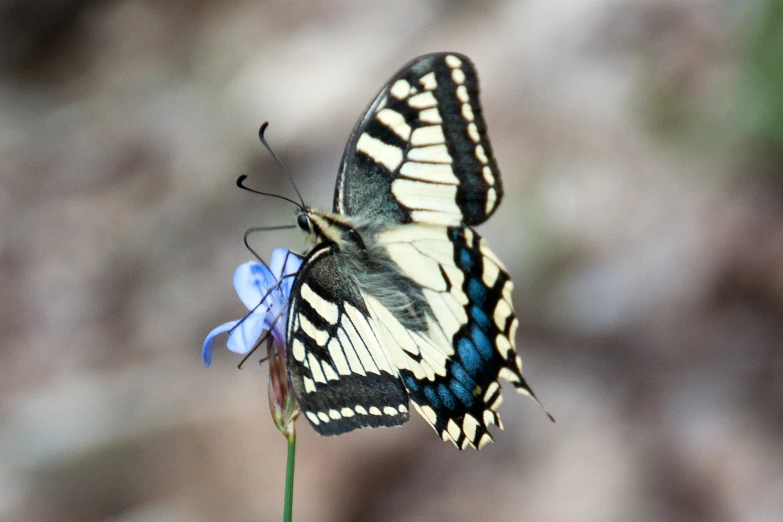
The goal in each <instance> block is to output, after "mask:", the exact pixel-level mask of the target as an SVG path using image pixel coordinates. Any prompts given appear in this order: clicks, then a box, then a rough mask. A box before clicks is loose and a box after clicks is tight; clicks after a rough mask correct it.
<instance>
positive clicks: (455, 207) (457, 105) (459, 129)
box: [334, 53, 503, 226]
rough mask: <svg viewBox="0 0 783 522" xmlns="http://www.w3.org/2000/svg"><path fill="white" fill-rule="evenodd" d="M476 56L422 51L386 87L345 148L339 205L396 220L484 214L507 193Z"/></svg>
mask: <svg viewBox="0 0 783 522" xmlns="http://www.w3.org/2000/svg"><path fill="white" fill-rule="evenodd" d="M478 92H479V90H478V80H477V78H476V71H475V69H474V68H473V64H472V63H471V62H470V60H469V59H468V58H467V57H465V56H463V55H461V54H457V53H436V54H429V55H425V56H420V57H419V58H416V59H414V60H413V61H411V62H410V63H409V64H407V65H406V66H405V67H403V68H402V69H401V70H400V71H399V72H398V73H397V74H395V75H394V77H392V78H391V80H389V83H388V84H387V85H386V86H385V87H384V88H383V90H381V92H380V94H379V95H378V97H377V98H376V99H375V101H374V102H373V103H372V104H371V105H370V107H369V109H368V110H367V112H366V114H365V115H364V117H363V118H362V119H361V120H360V121H359V122H358V124H357V125H356V128H355V129H354V130H353V132H352V134H351V137H350V139H349V141H348V145H347V146H346V149H345V153H344V154H343V161H342V165H341V167H340V173H339V176H338V179H337V187H336V189H335V197H334V210H335V212H339V213H341V214H345V215H363V216H371V217H375V218H379V219H383V220H384V221H386V222H389V223H400V224H406V223H430V224H440V225H452V226H457V225H460V224H467V225H476V224H479V223H482V222H483V221H485V220H486V219H487V218H488V217H489V216H490V215H491V214H492V213H493V212H494V210H495V208H497V206H498V204H499V203H500V200H501V197H502V195H503V190H502V187H501V183H500V173H499V171H498V168H497V165H496V163H495V159H494V158H493V156H492V148H491V146H490V144H489V139H488V137H487V133H486V126H485V124H484V118H483V116H482V114H481V107H480V105H479V100H478Z"/></svg>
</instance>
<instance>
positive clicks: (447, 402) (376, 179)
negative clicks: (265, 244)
mask: <svg viewBox="0 0 783 522" xmlns="http://www.w3.org/2000/svg"><path fill="white" fill-rule="evenodd" d="M501 197H502V188H501V184H500V176H499V171H498V170H497V166H496V164H495V161H494V159H493V158H492V153H491V147H490V145H489V141H488V138H487V136H486V129H485V125H484V121H483V118H482V117H481V110H480V106H479V104H478V84H477V80H476V75H475V71H474V69H473V66H472V64H471V63H470V62H469V60H468V59H467V58H466V57H464V56H462V55H458V54H456V53H438V54H432V55H426V56H423V57H419V58H417V59H415V60H414V61H412V62H411V63H409V64H408V65H406V66H405V67H403V69H401V70H400V71H399V72H398V73H397V74H396V75H395V76H394V77H393V78H392V79H391V80H390V81H389V83H388V84H387V86H386V87H385V88H384V89H383V90H382V91H381V93H380V94H379V95H378V96H377V98H376V99H375V101H374V102H373V103H372V104H371V105H370V107H369V108H368V109H367V111H366V114H365V116H364V117H363V118H362V119H361V120H360V121H359V123H358V124H357V126H356V128H355V129H354V131H353V133H352V135H351V138H350V139H349V141H348V145H347V147H346V151H345V154H344V156H343V162H342V165H341V168H340V173H339V176H338V180H337V186H336V189H335V199H334V209H333V212H325V211H320V210H314V209H310V208H305V209H303V210H302V212H301V214H300V216H299V217H298V219H297V223H298V224H299V226H300V228H302V229H303V230H304V231H306V232H307V233H308V235H309V237H310V239H311V240H312V243H313V247H312V249H311V250H310V251H309V252H308V254H307V257H306V259H305V261H304V264H303V266H302V268H301V270H300V272H299V273H298V274H297V276H296V280H295V282H294V286H293V289H292V293H291V295H292V297H291V303H290V311H289V315H288V325H287V338H288V341H287V343H288V345H287V349H288V356H287V361H288V372H289V376H290V379H291V383H292V386H293V390H294V393H295V395H296V397H297V399H298V401H299V404H300V406H301V408H302V410H303V412H304V414H305V417H306V418H307V419H308V420H309V422H310V423H311V425H312V426H313V427H314V428H315V429H316V431H318V432H319V433H321V434H322V435H335V434H339V433H344V432H346V431H350V430H353V429H356V428H361V427H379V426H396V425H400V424H402V423H404V422H406V421H407V420H408V419H409V416H410V414H409V409H410V405H411V404H413V407H414V408H415V409H417V410H418V411H419V412H420V413H421V415H422V416H423V417H424V418H425V419H426V420H427V421H428V422H429V423H430V424H431V425H432V426H433V427H434V428H435V430H436V432H438V434H439V435H440V436H441V437H442V438H443V439H444V440H450V441H452V442H454V444H455V445H457V447H459V448H464V447H466V446H468V445H471V446H473V447H477V448H481V447H483V446H484V445H485V444H487V443H488V442H490V441H491V440H492V437H491V435H490V434H489V432H488V427H489V425H490V424H496V425H498V426H501V422H500V417H499V416H498V413H497V407H498V406H499V405H500V403H501V401H502V397H501V395H500V386H499V383H498V378H499V377H501V378H504V379H505V380H507V381H509V382H511V383H512V384H513V385H514V386H515V387H516V388H517V390H518V391H520V392H522V393H525V394H528V395H532V392H531V391H530V388H529V387H528V386H527V384H526V383H525V381H524V378H523V377H522V365H521V359H520V358H519V356H518V355H517V354H516V351H515V349H514V344H515V340H514V339H515V334H516V329H517V325H518V321H517V319H516V317H515V316H514V312H513V305H512V301H511V293H512V290H513V284H512V282H511V279H510V277H509V276H508V274H507V273H506V271H505V268H504V266H503V264H502V263H501V262H500V260H499V259H498V258H497V257H496V256H495V255H494V253H492V251H491V250H490V249H489V247H488V246H487V244H486V242H485V241H484V239H483V238H481V237H480V236H479V235H478V233H476V232H475V231H474V230H473V229H472V227H471V226H472V225H476V224H479V223H481V222H483V221H485V220H486V219H487V218H488V217H489V216H490V215H491V214H492V213H493V212H494V211H495V209H496V208H497V205H498V204H499V202H500V199H501Z"/></svg>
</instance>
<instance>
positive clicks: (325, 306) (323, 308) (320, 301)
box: [301, 283, 340, 324]
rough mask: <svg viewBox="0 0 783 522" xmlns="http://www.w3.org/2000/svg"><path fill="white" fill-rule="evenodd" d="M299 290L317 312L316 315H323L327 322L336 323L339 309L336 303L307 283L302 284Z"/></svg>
mask: <svg viewBox="0 0 783 522" xmlns="http://www.w3.org/2000/svg"><path fill="white" fill-rule="evenodd" d="M301 292H302V298H303V299H304V300H305V301H307V302H308V303H309V304H310V306H312V307H313V308H314V309H315V311H316V312H318V315H320V316H321V317H323V318H324V319H325V320H326V322H328V323H329V324H337V319H338V318H339V316H340V311H339V309H338V308H337V305H336V304H334V303H332V302H330V301H327V300H326V299H324V298H323V297H321V296H320V295H318V294H317V293H316V292H315V291H314V290H313V289H312V288H310V285H308V284H307V283H304V284H303V285H302V288H301Z"/></svg>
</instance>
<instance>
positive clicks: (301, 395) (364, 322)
mask: <svg viewBox="0 0 783 522" xmlns="http://www.w3.org/2000/svg"><path fill="white" fill-rule="evenodd" d="M339 255H340V254H339V253H336V252H335V250H334V247H333V246H330V245H321V246H318V247H316V248H315V249H314V250H313V251H312V252H311V253H310V255H308V256H307V258H306V259H305V262H304V264H303V265H302V267H301V269H300V270H299V273H298V274H297V276H296V280H295V282H294V286H293V289H292V291H291V303H290V310H289V314H288V328H287V339H288V341H287V342H288V346H287V350H288V353H287V356H286V361H287V365H288V374H289V377H290V380H291V385H292V387H293V390H294V394H295V395H296V398H297V401H298V402H299V405H300V407H301V409H302V412H303V413H304V415H305V417H307V419H308V420H309V421H310V424H312V426H313V428H315V430H316V431H317V432H318V433H320V434H321V435H338V434H340V433H345V432H347V431H351V430H354V429H357V428H362V427H379V426H397V425H399V424H402V423H404V422H406V421H407V420H408V418H409V413H408V394H407V392H406V390H405V388H404V386H403V385H402V381H401V380H400V376H399V371H398V370H397V368H396V366H395V365H394V364H392V363H391V362H390V361H389V359H388V357H387V356H386V354H385V352H384V351H383V349H382V348H381V342H380V340H379V339H380V337H379V334H378V332H377V327H376V325H375V323H374V321H373V319H372V317H371V316H370V312H369V310H368V309H367V306H366V305H365V302H364V300H363V299H362V296H361V294H360V293H359V290H358V288H357V287H356V284H355V283H354V282H353V280H352V279H351V278H350V277H349V276H348V275H347V274H346V272H345V269H344V267H343V266H342V265H341V263H340V258H339Z"/></svg>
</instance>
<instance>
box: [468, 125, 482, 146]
mask: <svg viewBox="0 0 783 522" xmlns="http://www.w3.org/2000/svg"><path fill="white" fill-rule="evenodd" d="M468 136H470V139H471V140H472V141H473V143H478V142H479V139H480V136H479V131H478V127H476V124H475V123H469V124H468Z"/></svg>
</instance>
